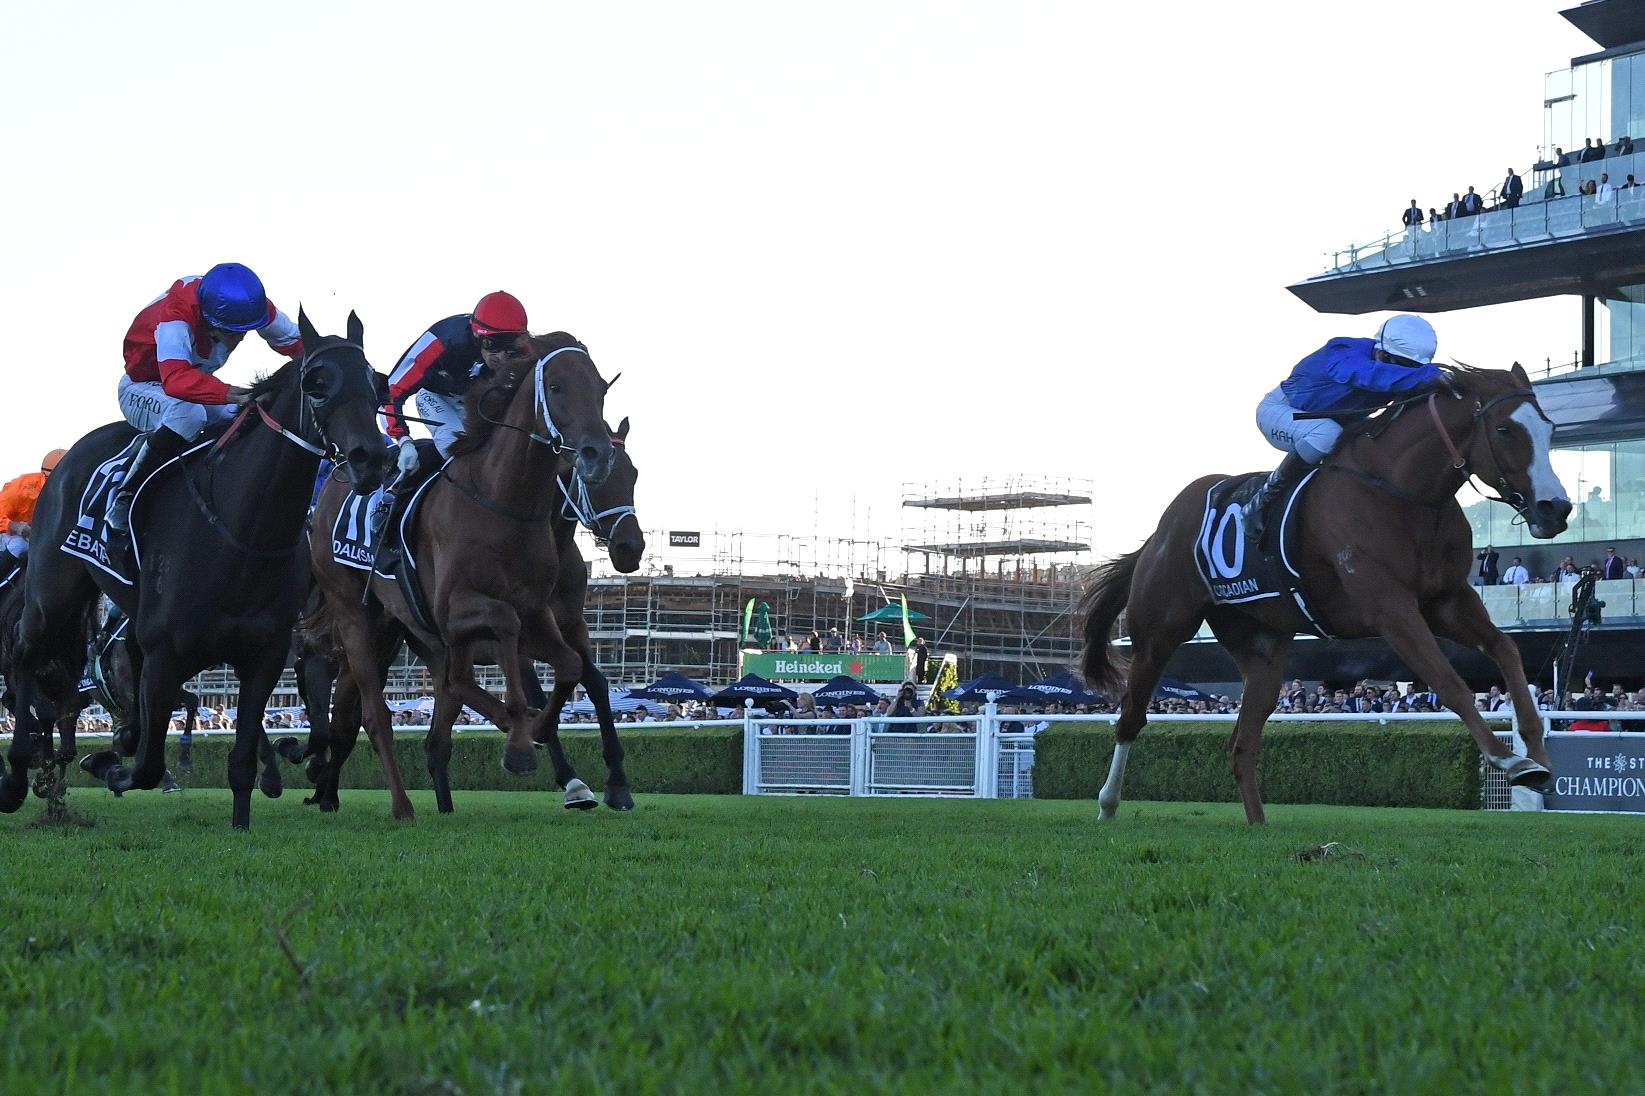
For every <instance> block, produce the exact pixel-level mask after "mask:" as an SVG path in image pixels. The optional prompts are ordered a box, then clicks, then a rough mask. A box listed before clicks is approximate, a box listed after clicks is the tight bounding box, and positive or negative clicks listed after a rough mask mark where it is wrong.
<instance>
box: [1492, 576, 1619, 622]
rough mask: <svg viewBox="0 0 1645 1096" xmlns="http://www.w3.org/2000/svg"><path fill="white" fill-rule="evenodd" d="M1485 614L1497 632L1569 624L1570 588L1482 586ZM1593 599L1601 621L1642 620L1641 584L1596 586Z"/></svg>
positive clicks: (1557, 584) (1555, 584) (1559, 585)
mask: <svg viewBox="0 0 1645 1096" xmlns="http://www.w3.org/2000/svg"><path fill="white" fill-rule="evenodd" d="M1479 597H1480V600H1481V601H1483V602H1484V603H1485V610H1486V612H1488V613H1490V614H1491V620H1492V622H1493V623H1495V624H1496V626H1497V627H1499V628H1526V627H1532V628H1546V627H1548V626H1549V625H1551V624H1552V625H1563V626H1568V625H1569V624H1570V623H1571V584H1569V583H1563V582H1534V583H1530V584H1528V585H1525V586H1486V587H1484V588H1483V589H1481V590H1480V591H1479ZM1594 597H1595V599H1597V600H1599V601H1603V602H1604V603H1605V607H1604V608H1603V609H1602V610H1601V614H1602V616H1603V619H1604V620H1607V621H1616V620H1627V619H1631V618H1639V617H1642V616H1645V582H1640V581H1638V580H1636V579H1616V580H1614V581H1611V582H1596V583H1595V584H1594Z"/></svg>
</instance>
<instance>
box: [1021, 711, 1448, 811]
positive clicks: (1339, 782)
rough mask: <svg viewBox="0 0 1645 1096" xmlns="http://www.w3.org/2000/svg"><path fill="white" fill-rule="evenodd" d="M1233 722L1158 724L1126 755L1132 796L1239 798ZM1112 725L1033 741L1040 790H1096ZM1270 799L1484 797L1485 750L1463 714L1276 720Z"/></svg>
mask: <svg viewBox="0 0 1645 1096" xmlns="http://www.w3.org/2000/svg"><path fill="white" fill-rule="evenodd" d="M1231 729H1232V728H1231V724H1228V723H1187V722H1183V723H1176V722H1173V723H1156V724H1153V725H1151V726H1149V727H1147V728H1145V729H1144V730H1143V732H1142V734H1141V735H1140V736H1139V737H1138V738H1137V741H1136V744H1135V746H1134V747H1133V748H1132V750H1131V757H1130V760H1129V761H1128V762H1127V764H1126V773H1125V797H1126V798H1127V799H1165V800H1189V801H1196V802H1223V801H1235V800H1237V799H1238V798H1239V792H1238V789H1237V788H1236V787H1235V785H1234V775H1233V769H1232V767H1231V765H1230V763H1229V758H1228V735H1229V732H1230V730H1231ZM1113 755H1114V732H1113V730H1112V729H1111V728H1110V727H1109V726H1108V725H1106V724H1091V723H1060V724H1053V725H1052V726H1050V727H1048V728H1046V729H1045V730H1044V731H1041V732H1040V734H1039V736H1038V738H1037V739H1036V741H1035V743H1034V794H1035V796H1037V797H1039V798H1042V799H1094V798H1096V795H1097V792H1098V790H1099V789H1100V788H1101V787H1102V782H1103V781H1104V780H1105V779H1107V777H1108V764H1109V762H1110V760H1112V758H1113ZM1258 779H1259V781H1260V784H1261V788H1262V797H1263V800H1264V801H1265V802H1268V803H1324V804H1340V805H1344V806H1367V807H1457V808H1462V809H1478V808H1479V805H1480V758H1479V750H1478V748H1477V747H1475V745H1474V740H1473V738H1472V737H1470V736H1469V734H1468V732H1467V730H1466V729H1464V728H1463V727H1462V725H1461V724H1460V723H1455V722H1441V721H1435V722H1433V723H1426V722H1420V723H1419V722H1415V721H1412V722H1403V721H1402V722H1398V723H1389V724H1387V725H1385V726H1371V727H1365V726H1353V725H1349V724H1344V723H1333V722H1318V723H1304V722H1296V723H1292V722H1285V723H1270V724H1269V725H1268V727H1267V729H1266V730H1265V731H1264V732H1263V735H1262V759H1261V761H1260V763H1259V766H1258Z"/></svg>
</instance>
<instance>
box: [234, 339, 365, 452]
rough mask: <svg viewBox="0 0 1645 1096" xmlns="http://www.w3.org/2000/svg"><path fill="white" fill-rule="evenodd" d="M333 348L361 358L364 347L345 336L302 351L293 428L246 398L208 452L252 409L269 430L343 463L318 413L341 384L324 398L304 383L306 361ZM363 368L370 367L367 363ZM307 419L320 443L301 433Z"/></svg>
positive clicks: (333, 400) (306, 372) (240, 422)
mask: <svg viewBox="0 0 1645 1096" xmlns="http://www.w3.org/2000/svg"><path fill="white" fill-rule="evenodd" d="M334 350H357V351H359V352H360V357H361V360H362V361H364V360H365V349H364V348H363V347H362V346H360V344H359V343H353V342H349V341H348V340H347V339H322V340H321V341H320V342H319V343H317V344H316V345H315V347H314V349H312V350H305V351H304V352H303V356H302V358H301V359H300V360H299V361H298V363H297V396H298V401H297V407H298V411H297V416H298V418H297V431H296V432H293V431H291V430H288V429H286V428H285V427H284V426H282V425H281V424H280V420H279V419H276V418H275V417H274V416H273V415H272V414H270V413H269V410H268V409H267V408H266V407H264V406H263V404H262V401H261V400H248V401H246V405H245V406H244V407H242V408H241V409H240V413H239V414H238V415H235V416H234V421H233V422H231V423H229V428H228V429H227V430H225V431H223V436H222V437H220V438H218V439H217V441H216V442H215V443H214V444H213V445H212V447H211V452H212V453H213V454H214V455H215V454H216V453H217V452H218V451H219V450H221V449H222V448H223V446H225V445H227V444H228V442H229V440H230V439H231V438H233V437H234V435H235V434H236V433H238V432H239V430H240V427H241V425H243V424H244V423H245V422H246V420H247V419H248V418H249V417H250V415H251V413H252V412H253V411H255V412H256V413H257V417H258V418H259V419H261V420H262V422H263V425H264V426H267V427H268V428H269V429H270V430H273V431H274V432H275V433H276V434H279V435H280V436H281V437H282V438H285V439H286V440H287V441H289V442H291V444H293V445H295V446H297V448H299V449H301V450H303V451H304V452H305V453H310V454H312V455H314V456H316V457H321V458H325V459H329V460H330V461H331V463H332V464H333V465H339V466H341V465H347V464H348V463H349V460H348V457H347V456H345V455H344V454H343V452H342V450H340V449H339V448H338V447H337V443H336V442H334V441H332V440H331V436H330V435H329V434H327V433H326V426H325V422H324V421H323V420H322V419H321V417H320V412H321V411H322V410H323V409H325V408H326V407H328V406H329V405H331V404H332V403H334V402H336V400H337V399H338V397H339V396H340V395H341V392H342V389H341V387H340V386H339V388H338V390H337V391H336V392H333V393H332V394H331V395H330V396H327V397H326V398H325V399H323V400H316V399H315V398H314V397H313V396H310V395H309V394H308V390H307V385H306V383H305V382H306V381H307V379H308V374H309V369H310V367H311V366H310V363H311V362H313V360H314V358H315V356H316V355H319V354H322V353H324V354H329V353H331V352H332V351H334ZM338 368H339V369H340V368H341V367H340V366H339V367H338ZM366 368H367V369H370V365H369V363H368V364H367V366H366ZM311 420H312V422H313V427H314V432H315V433H316V434H318V435H319V437H320V442H321V444H320V445H315V444H314V443H313V442H311V441H309V440H308V439H307V438H306V437H304V435H305V434H307V433H308V426H309V423H310V421H311Z"/></svg>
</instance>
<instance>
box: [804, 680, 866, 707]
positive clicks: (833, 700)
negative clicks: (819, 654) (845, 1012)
mask: <svg viewBox="0 0 1645 1096" xmlns="http://www.w3.org/2000/svg"><path fill="white" fill-rule="evenodd" d="M811 699H813V700H815V701H816V702H817V703H818V704H824V705H827V706H828V707H830V708H837V707H839V706H840V705H841V704H872V703H874V702H875V701H877V700H879V699H880V694H879V693H877V692H875V691H874V690H873V689H870V688H869V687H868V686H867V685H864V684H863V683H862V682H860V681H858V680H857V679H856V678H854V677H850V676H848V675H846V674H841V675H840V676H838V677H836V678H835V679H834V680H833V681H830V682H829V683H828V684H827V685H824V686H823V687H822V688H820V689H815V690H813V691H812V693H811Z"/></svg>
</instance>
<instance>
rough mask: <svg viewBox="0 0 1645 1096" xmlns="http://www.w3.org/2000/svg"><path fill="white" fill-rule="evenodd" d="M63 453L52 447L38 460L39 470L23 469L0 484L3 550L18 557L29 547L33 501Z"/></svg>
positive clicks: (0, 532) (20, 557) (0, 523)
mask: <svg viewBox="0 0 1645 1096" xmlns="http://www.w3.org/2000/svg"><path fill="white" fill-rule="evenodd" d="M64 452H65V450H62V449H53V450H52V451H51V452H49V453H47V454H46V458H45V460H42V461H41V462H40V471H38V472H25V473H23V474H22V475H21V476H18V477H17V478H16V479H14V480H12V481H11V482H10V483H8V484H6V485H5V486H4V487H0V536H3V537H4V538H5V542H6V551H8V552H10V553H11V554H12V555H13V556H15V557H16V558H18V559H22V558H23V555H24V553H26V552H27V551H28V550H29V525H30V524H31V523H32V522H33V521H34V504H35V501H36V500H37V499H39V497H40V490H41V488H43V487H45V485H46V477H47V476H49V475H51V470H52V469H53V468H56V467H57V462H58V461H59V460H62V459H63V453H64Z"/></svg>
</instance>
